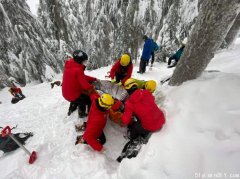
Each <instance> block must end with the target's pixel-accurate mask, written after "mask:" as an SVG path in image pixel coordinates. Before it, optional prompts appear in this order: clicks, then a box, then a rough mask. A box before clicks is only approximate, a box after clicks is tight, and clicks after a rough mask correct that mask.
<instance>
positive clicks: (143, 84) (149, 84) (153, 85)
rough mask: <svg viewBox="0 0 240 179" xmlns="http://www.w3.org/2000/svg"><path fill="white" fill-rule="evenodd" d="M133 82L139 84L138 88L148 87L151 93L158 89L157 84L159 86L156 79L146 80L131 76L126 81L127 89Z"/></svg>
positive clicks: (125, 86)
mask: <svg viewBox="0 0 240 179" xmlns="http://www.w3.org/2000/svg"><path fill="white" fill-rule="evenodd" d="M133 83H136V84H137V88H138V89H146V90H148V91H150V92H151V93H153V92H154V91H155V90H156V86H157V83H156V81H154V80H148V81H144V80H138V79H135V78H129V79H127V81H126V82H125V84H124V88H125V89H126V90H128V89H129V88H130V87H131V86H132V84H133Z"/></svg>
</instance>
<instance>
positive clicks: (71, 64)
mask: <svg viewBox="0 0 240 179" xmlns="http://www.w3.org/2000/svg"><path fill="white" fill-rule="evenodd" d="M65 68H66V69H69V68H81V69H82V70H85V68H86V66H84V65H82V64H79V63H77V62H76V61H75V60H74V59H73V58H70V59H69V60H67V61H66V62H65Z"/></svg>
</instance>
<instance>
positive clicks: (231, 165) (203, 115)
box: [0, 40, 240, 179]
mask: <svg viewBox="0 0 240 179" xmlns="http://www.w3.org/2000/svg"><path fill="white" fill-rule="evenodd" d="M239 49H240V40H238V41H237V45H236V47H235V48H234V49H230V50H228V51H226V50H225V51H222V52H219V53H218V54H217V55H216V56H215V58H214V60H213V61H212V62H211V64H209V67H208V69H207V70H215V71H214V72H210V71H206V72H205V73H204V74H203V75H202V76H201V77H200V78H198V79H196V80H192V81H188V82H186V83H184V84H183V85H182V86H180V87H169V86H168V85H163V86H161V85H160V84H159V85H158V89H157V91H156V92H155V95H156V100H157V102H158V104H159V106H161V107H162V109H163V110H164V111H165V113H166V118H167V123H166V125H165V126H164V128H163V129H162V130H161V131H160V132H157V133H155V134H153V135H152V137H151V138H150V140H149V143H148V144H147V145H145V146H143V148H142V150H141V152H140V153H139V155H138V157H137V158H135V159H131V160H129V159H125V160H123V161H122V163H121V164H118V163H117V162H116V161H115V159H116V158H117V156H118V155H119V154H120V151H121V150H122V147H123V145H124V144H125V142H126V141H125V139H124V138H123V135H124V134H125V132H126V131H125V129H124V128H120V127H118V126H116V125H115V124H113V123H111V122H108V124H107V126H106V128H105V132H106V137H107V143H106V144H105V147H106V149H107V151H106V153H105V154H99V153H97V152H94V151H92V149H90V148H89V147H88V146H86V145H78V146H75V145H74V142H75V138H76V135H77V134H76V132H75V130H74V124H76V123H79V122H80V121H79V120H78V119H77V114H76V113H74V114H72V115H71V116H70V117H67V110H68V105H69V104H68V102H66V101H65V100H64V99H63V98H62V96H61V88H59V87H55V88H54V89H51V88H50V84H49V83H47V82H46V83H42V84H38V85H36V84H35V85H34V84H31V85H28V86H27V87H25V88H23V93H24V94H25V95H26V96H27V98H26V99H24V100H23V101H20V102H19V103H17V104H15V105H12V104H11V103H10V100H11V96H10V94H9V93H8V91H7V89H4V90H2V91H0V101H2V104H0V126H5V125H11V126H14V125H16V124H18V128H17V129H16V130H14V132H25V131H32V132H33V133H34V137H32V138H31V139H30V140H28V142H27V144H26V147H27V148H28V149H29V150H36V151H37V153H38V155H39V158H38V159H37V161H36V163H34V164H33V165H29V164H27V159H28V157H27V156H26V154H25V153H24V152H23V151H21V150H17V151H15V152H13V153H11V154H9V155H7V156H3V157H1V158H0V168H1V172H0V178H57V179H61V178H81V179H85V178H104V179H105V178H122V179H127V178H138V179H146V178H150V179H158V178H161V179H164V178H171V179H192V178H204V177H205V175H209V176H210V175H215V176H221V177H222V178H230V175H232V174H239V173H240V160H239V158H240V142H239V141H240V101H239V100H238V99H239V96H240V94H239V91H240V70H239V68H240V67H239V66H240V61H239V58H240V50H239ZM154 65H155V66H154V68H153V70H152V71H147V73H146V74H144V75H140V74H137V73H136V71H137V66H135V68H134V72H133V77H135V78H139V79H155V80H157V81H158V82H159V81H160V80H161V79H163V78H165V77H167V76H168V75H170V74H171V73H172V71H173V69H167V68H166V64H154ZM109 68H110V67H105V68H101V69H98V70H95V71H88V72H87V74H89V75H92V76H96V77H98V78H100V79H104V76H105V75H106V72H107V71H108V70H109ZM217 70H218V71H220V72H217ZM56 79H61V77H60V76H59V77H56ZM163 94H164V96H163ZM225 176H226V177H225ZM221 177H219V178H221ZM205 178H206V177H205ZM212 178H213V177H212ZM215 178H216V177H215Z"/></svg>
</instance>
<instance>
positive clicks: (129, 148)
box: [117, 137, 145, 162]
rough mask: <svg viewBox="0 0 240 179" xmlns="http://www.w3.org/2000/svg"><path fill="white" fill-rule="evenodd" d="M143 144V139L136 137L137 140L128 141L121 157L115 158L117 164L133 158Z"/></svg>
mask: <svg viewBox="0 0 240 179" xmlns="http://www.w3.org/2000/svg"><path fill="white" fill-rule="evenodd" d="M144 143H145V140H144V138H143V137H138V138H137V139H134V140H130V141H129V142H128V143H126V145H125V146H124V148H123V150H122V153H121V155H120V156H119V157H118V158H117V161H118V162H121V161H122V160H123V159H124V158H129V159H130V158H133V157H136V156H137V155H138V153H139V151H140V150H141V147H142V144H144Z"/></svg>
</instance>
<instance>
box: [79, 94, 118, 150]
mask: <svg viewBox="0 0 240 179" xmlns="http://www.w3.org/2000/svg"><path fill="white" fill-rule="evenodd" d="M91 100H92V105H91V108H90V111H89V115H88V120H87V124H86V130H85V132H84V134H83V135H82V136H79V137H77V141H76V143H75V144H88V145H90V146H91V147H92V148H93V149H94V150H96V151H99V152H103V151H104V150H105V149H104V147H103V144H104V143H105V142H106V137H105V135H104V133H103V129H104V127H105V125H106V122H107V114H108V112H109V109H110V108H111V106H112V105H113V104H114V99H113V97H112V96H111V95H110V94H102V95H101V96H99V95H97V94H92V95H91Z"/></svg>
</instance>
